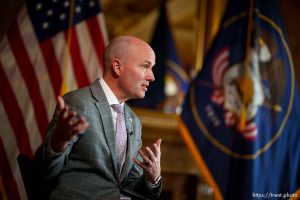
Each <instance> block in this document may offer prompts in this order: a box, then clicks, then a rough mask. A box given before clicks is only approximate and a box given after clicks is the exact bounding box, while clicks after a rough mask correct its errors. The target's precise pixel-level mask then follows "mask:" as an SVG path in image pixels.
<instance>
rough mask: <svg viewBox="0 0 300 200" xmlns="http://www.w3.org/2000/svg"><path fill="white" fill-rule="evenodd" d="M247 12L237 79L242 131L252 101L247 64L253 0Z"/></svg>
mask: <svg viewBox="0 0 300 200" xmlns="http://www.w3.org/2000/svg"><path fill="white" fill-rule="evenodd" d="M249 7H250V8H249V13H248V26H247V38H246V53H245V60H244V63H243V68H242V76H241V77H240V78H239V79H238V80H237V88H238V89H239V92H240V94H241V97H242V106H241V110H240V118H239V123H238V127H237V128H238V130H240V131H243V130H244V129H245V126H246V115H247V107H248V105H249V103H250V102H251V101H252V97H253V93H254V91H253V90H254V88H253V81H252V79H251V78H250V77H249V64H250V53H251V39H252V33H253V31H252V25H253V14H254V0H250V6H249Z"/></svg>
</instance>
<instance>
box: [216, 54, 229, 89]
mask: <svg viewBox="0 0 300 200" xmlns="http://www.w3.org/2000/svg"><path fill="white" fill-rule="evenodd" d="M212 66H213V72H212V78H213V83H214V85H215V86H217V87H219V86H221V85H223V83H222V80H223V78H222V77H223V74H224V71H225V69H226V68H227V67H228V66H229V49H228V48H224V49H222V50H221V51H220V52H219V53H218V54H217V56H216V59H215V60H214V62H213V65H212Z"/></svg>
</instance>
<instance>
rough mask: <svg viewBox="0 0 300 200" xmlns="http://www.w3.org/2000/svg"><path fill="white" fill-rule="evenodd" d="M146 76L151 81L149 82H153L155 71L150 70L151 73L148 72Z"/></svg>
mask: <svg viewBox="0 0 300 200" xmlns="http://www.w3.org/2000/svg"><path fill="white" fill-rule="evenodd" d="M146 78H147V81H149V82H152V81H154V80H155V77H154V73H153V71H152V70H149V73H147V77H146Z"/></svg>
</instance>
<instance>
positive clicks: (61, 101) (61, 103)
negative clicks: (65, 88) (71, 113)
mask: <svg viewBox="0 0 300 200" xmlns="http://www.w3.org/2000/svg"><path fill="white" fill-rule="evenodd" d="M56 100H57V105H58V108H59V110H62V109H63V108H64V107H65V106H66V104H65V101H64V99H63V98H62V97H61V96H57V97H56Z"/></svg>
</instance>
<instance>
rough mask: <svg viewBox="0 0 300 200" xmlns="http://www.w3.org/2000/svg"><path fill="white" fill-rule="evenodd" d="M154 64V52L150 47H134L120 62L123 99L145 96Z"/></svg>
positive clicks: (151, 79) (152, 77)
mask: <svg viewBox="0 0 300 200" xmlns="http://www.w3.org/2000/svg"><path fill="white" fill-rule="evenodd" d="M154 64H155V54H154V52H153V50H152V49H151V48H135V49H134V50H132V54H130V55H129V56H128V58H126V60H125V61H123V62H122V72H121V76H120V88H121V89H122V92H123V95H124V98H125V99H136V98H144V97H145V93H146V91H147V87H148V86H149V83H150V82H151V81H154V75H153V71H152V67H153V66H154Z"/></svg>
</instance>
